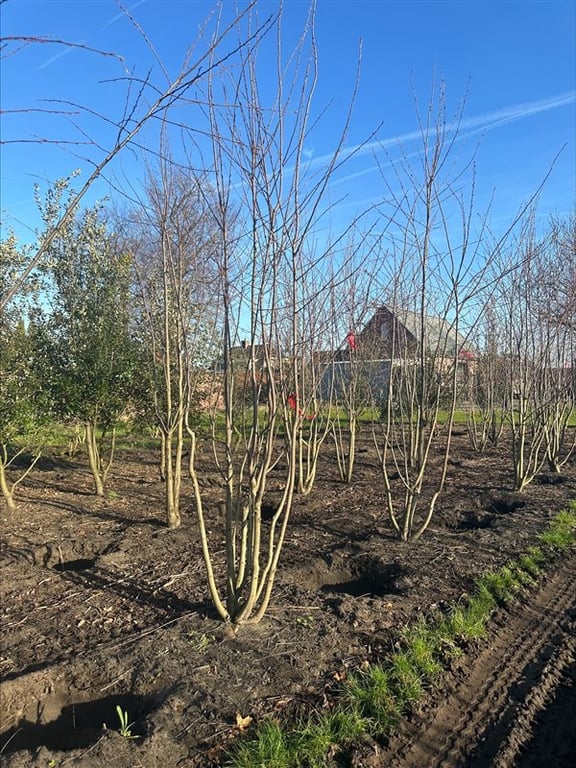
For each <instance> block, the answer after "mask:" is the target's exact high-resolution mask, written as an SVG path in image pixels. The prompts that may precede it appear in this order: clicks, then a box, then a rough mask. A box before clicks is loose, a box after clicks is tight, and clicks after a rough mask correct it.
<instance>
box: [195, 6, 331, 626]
mask: <svg viewBox="0 0 576 768" xmlns="http://www.w3.org/2000/svg"><path fill="white" fill-rule="evenodd" d="M282 39H283V32H282V23H281V19H279V20H278V23H277V26H276V46H277V52H278V53H277V62H276V89H275V92H274V93H273V94H272V96H271V97H269V98H268V99H266V98H265V96H264V94H263V91H261V87H260V83H259V77H258V69H259V67H260V61H259V47H258V45H256V44H251V45H248V46H245V47H244V48H243V49H242V50H241V51H240V54H239V61H238V66H237V71H236V72H235V73H233V72H232V71H230V72H229V73H228V78H227V79H226V80H225V81H222V80H220V81H217V80H216V78H214V79H213V80H211V82H210V87H209V90H208V93H207V97H206V102H207V103H208V105H209V111H208V115H209V120H210V135H211V137H212V139H213V166H214V174H213V177H214V181H213V184H214V186H215V188H216V196H217V204H216V205H215V206H214V207H213V211H214V216H215V220H216V221H217V223H218V226H219V227H220V233H221V234H220V241H221V250H220V253H219V257H218V266H219V274H220V283H219V287H220V307H221V317H222V328H223V333H222V373H221V382H222V399H223V402H224V428H223V430H219V429H218V426H217V424H215V427H214V431H213V456H214V458H215V460H216V466H217V467H218V469H219V471H220V476H221V478H222V509H223V513H224V517H225V524H226V552H225V562H224V564H223V566H224V569H223V571H222V570H221V569H220V568H219V564H218V561H217V559H216V554H215V551H214V550H213V546H212V542H211V541H210V537H209V529H210V523H209V520H210V514H211V510H210V509H209V507H208V505H207V504H206V501H205V500H204V499H203V497H202V492H201V488H200V482H199V477H198V469H197V456H196V452H197V439H196V433H195V432H194V430H190V437H191V440H192V451H191V461H190V476H191V478H192V482H193V485H194V489H195V494H196V507H197V512H198V519H199V524H200V532H201V538H202V546H203V553H204V560H205V564H206V569H207V574H208V581H209V585H210V591H211V595H212V599H213V601H214V604H215V606H216V608H217V610H218V612H219V614H220V616H221V617H222V618H224V619H230V620H232V621H233V622H235V623H243V622H247V621H250V622H257V621H259V620H260V619H261V618H262V616H263V615H264V613H265V611H266V609H267V606H268V604H269V601H270V599H271V596H272V589H273V585H274V579H275V575H276V570H277V568H278V562H279V559H280V554H281V551H282V547H283V545H284V542H285V539H286V534H287V528H288V521H289V517H290V511H291V508H292V501H293V496H294V492H295V484H296V477H297V467H298V446H299V432H300V428H301V425H302V419H303V418H304V416H305V414H304V411H303V408H302V405H303V403H304V392H303V384H302V382H303V377H304V372H303V362H302V361H303V360H304V359H305V357H306V352H305V350H303V340H304V339H306V338H307V333H308V331H309V329H308V328H307V327H306V312H305V306H306V304H307V302H308V301H309V300H310V296H309V294H308V293H307V292H306V291H305V290H304V285H305V281H306V279H307V275H308V270H309V267H310V258H312V261H315V262H316V263H318V262H319V260H320V258H321V253H322V252H323V251H320V252H316V253H312V250H311V245H310V244H311V242H312V240H311V238H312V235H313V234H314V230H315V227H316V224H317V222H318V220H319V216H320V215H321V213H322V210H323V207H322V201H323V198H324V196H325V192H326V188H327V185H328V182H329V180H330V178H331V176H332V174H333V172H334V170H335V168H336V167H337V166H338V165H339V164H340V163H341V162H342V159H343V155H342V147H343V141H344V136H345V131H346V127H345V129H344V132H343V134H342V137H341V140H340V143H339V145H338V146H337V147H336V148H335V151H334V154H333V157H332V159H331V160H330V161H329V162H328V163H327V165H326V166H325V167H322V168H321V169H320V170H319V171H318V172H317V174H313V173H312V169H310V168H308V167H307V166H308V163H307V160H306V156H305V148H306V141H307V137H308V132H309V130H310V125H311V109H312V99H313V95H314V91H315V84H316V67H317V61H316V46H315V38H314V19H313V9H312V11H311V13H310V17H309V19H308V20H307V23H306V25H305V29H304V31H303V34H302V36H301V39H300V40H299V42H298V44H297V46H296V48H295V49H294V50H291V51H289V52H288V53H287V55H285V53H284V49H283V45H282ZM231 208H235V209H236V210H238V211H239V213H238V230H237V233H236V236H232V233H230V231H229V228H228V222H229V218H230V217H229V212H230V210H231ZM311 254H312V256H311ZM241 340H245V343H244V346H242V345H241V343H240V342H241ZM239 369H241V373H242V375H241V377H240V380H241V381H242V387H243V391H244V393H245V394H244V398H243V399H244V400H245V401H246V399H247V401H248V402H247V407H246V408H243V409H238V408H237V407H235V403H237V402H238V401H237V399H236V398H235V392H234V390H235V385H236V382H237V381H238V380H239V377H238V376H237V375H235V374H237V373H238V372H239ZM306 394H308V391H307V393H306ZM291 398H294V399H293V400H292V399H291ZM291 402H293V403H294V404H295V407H291ZM280 430H281V431H282V433H283V434H282V436H281V439H279V433H280ZM264 505H266V507H267V508H268V512H269V514H268V515H267V517H268V518H269V519H267V520H265V519H264V517H265V515H264V513H263V508H264Z"/></svg>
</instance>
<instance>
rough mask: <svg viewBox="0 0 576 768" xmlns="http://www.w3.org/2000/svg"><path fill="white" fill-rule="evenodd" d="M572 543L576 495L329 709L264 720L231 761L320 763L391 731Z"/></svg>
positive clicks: (291, 767) (283, 765) (234, 767)
mask: <svg viewBox="0 0 576 768" xmlns="http://www.w3.org/2000/svg"><path fill="white" fill-rule="evenodd" d="M575 543H576V501H574V502H572V503H571V504H570V505H569V507H568V509H566V510H564V511H563V512H560V513H559V514H558V515H556V516H555V517H554V519H553V520H552V521H551V522H550V524H549V526H548V528H547V529H546V530H545V531H544V532H543V533H541V534H540V536H539V537H538V544H537V545H535V546H532V547H530V548H529V549H528V550H527V551H526V552H525V553H524V554H522V555H521V556H520V557H519V558H518V559H517V560H515V561H514V562H512V563H509V564H507V565H505V566H503V567H502V568H500V569H499V570H497V571H493V572H489V573H486V574H484V575H483V576H482V577H481V578H480V579H478V580H477V581H476V583H475V586H474V589H473V590H472V593H471V594H470V595H469V596H468V597H467V598H465V599H464V600H463V601H462V602H461V603H460V604H458V605H456V606H454V607H453V608H452V609H451V610H450V612H449V613H448V615H442V616H437V617H436V618H431V619H429V620H424V619H421V620H420V621H418V622H417V623H416V624H415V625H413V626H412V627H409V628H407V629H406V630H405V631H404V632H403V633H402V635H401V637H400V639H399V643H398V646H397V649H396V650H395V652H393V653H392V654H390V656H387V657H386V658H384V659H383V660H382V661H381V662H380V663H378V664H371V665H368V666H366V667H365V668H362V669H360V670H358V671H357V672H355V673H353V674H352V675H350V677H349V678H348V679H347V680H345V681H344V683H343V684H342V689H341V695H340V697H339V699H337V700H336V702H335V703H334V705H333V707H332V708H331V709H330V711H329V712H328V713H327V714H325V713H315V714H314V715H312V716H311V717H310V718H308V719H307V720H306V721H303V722H301V723H300V724H299V725H298V726H296V727H294V725H293V724H292V726H290V724H288V723H282V722H281V721H280V720H278V719H277V718H268V719H265V720H263V721H262V722H261V723H260V725H259V726H258V727H257V729H256V731H255V734H254V736H253V738H251V739H240V740H239V741H238V743H236V744H234V745H233V746H232V747H231V749H230V751H229V753H228V760H227V763H226V765H228V766H230V768H264V766H265V768H325V767H326V766H329V765H333V764H334V763H333V760H332V758H333V757H334V755H336V754H337V753H339V752H342V751H344V750H346V749H349V748H350V747H351V746H352V745H353V744H356V743H359V742H360V741H361V740H362V739H364V738H366V737H370V738H377V739H378V738H380V739H381V738H385V737H386V736H388V735H390V733H391V732H392V731H393V730H394V728H395V727H396V726H397V725H398V722H399V721H400V719H401V718H402V716H403V715H404V714H406V713H407V712H408V711H409V710H410V709H411V708H412V707H413V706H414V704H415V703H416V702H417V701H419V700H420V699H421V698H422V696H423V695H424V693H425V691H426V689H427V688H429V687H431V686H433V685H434V684H435V683H436V681H437V680H438V678H439V676H440V673H441V671H442V669H443V660H445V658H446V656H448V657H451V656H456V655H458V654H459V653H461V646H462V643H463V642H466V641H470V640H473V639H476V638H481V637H483V636H484V635H485V633H486V625H487V623H488V620H489V619H490V616H491V614H492V612H493V611H494V609H495V608H496V607H497V606H498V605H502V604H504V605H506V604H507V603H509V602H510V601H511V600H512V599H513V598H514V597H515V596H516V595H517V593H518V591H519V590H520V589H521V588H522V587H523V586H526V585H533V584H534V582H535V580H536V578H537V577H538V576H539V575H540V574H541V573H542V570H543V566H544V565H545V563H547V562H549V561H551V560H553V559H554V557H556V556H558V554H561V553H563V552H566V551H567V550H568V548H569V547H571V546H573V545H574V544H575Z"/></svg>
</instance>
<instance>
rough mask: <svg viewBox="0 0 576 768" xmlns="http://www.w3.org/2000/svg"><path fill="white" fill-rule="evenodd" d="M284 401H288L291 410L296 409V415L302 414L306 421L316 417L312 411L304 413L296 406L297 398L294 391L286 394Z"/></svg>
mask: <svg viewBox="0 0 576 768" xmlns="http://www.w3.org/2000/svg"><path fill="white" fill-rule="evenodd" d="M286 402H287V403H288V407H289V408H291V409H292V410H293V411H296V412H297V413H298V416H303V417H304V418H305V419H306V420H307V421H313V419H315V418H316V415H315V414H314V413H310V414H306V415H304V411H303V410H302V408H298V400H297V399H296V395H295V394H294V392H292V393H291V394H289V395H288V397H287V398H286Z"/></svg>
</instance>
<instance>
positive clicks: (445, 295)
mask: <svg viewBox="0 0 576 768" xmlns="http://www.w3.org/2000/svg"><path fill="white" fill-rule="evenodd" d="M463 106H464V105H463V104H461V105H460V107H459V109H458V110H457V112H456V114H455V116H454V118H453V119H452V120H449V118H448V114H447V104H446V93H445V86H444V83H441V84H440V86H439V88H438V89H437V91H434V90H433V94H432V98H431V100H430V102H429V104H428V106H427V109H426V113H425V115H424V116H422V114H421V113H420V111H419V110H418V108H417V115H418V120H419V127H420V135H421V148H420V151H419V152H417V153H416V159H413V158H412V157H409V156H408V155H406V154H404V153H402V154H401V156H400V159H399V160H398V161H396V160H392V161H391V167H392V175H391V178H387V177H385V182H386V185H387V189H388V200H389V202H388V204H387V206H383V209H382V212H383V214H384V215H388V217H389V218H391V219H393V228H391V229H390V233H389V236H388V237H387V238H386V242H387V243H388V244H389V248H388V251H387V253H386V259H385V261H383V263H382V268H381V273H382V274H381V277H380V280H381V282H384V280H386V282H387V284H388V285H387V290H386V291H385V292H383V306H382V307H381V309H380V310H379V311H378V312H377V313H376V315H375V318H374V320H373V322H372V323H371V324H369V327H368V328H367V330H366V331H365V333H366V334H368V335H370V337H371V339H372V340H373V343H375V344H376V343H380V346H381V349H382V353H383V354H382V357H388V358H389V360H390V368H389V375H388V378H387V386H386V390H385V396H384V402H382V403H381V406H382V425H381V428H380V426H379V425H375V429H374V438H375V440H376V444H377V447H378V450H379V453H380V460H381V467H382V477H383V483H384V491H385V498H386V507H387V511H388V515H389V517H390V520H391V523H392V526H393V528H394V530H395V531H396V532H397V534H398V536H399V537H400V538H401V539H402V540H406V539H417V538H419V537H420V536H421V535H422V534H423V533H424V532H425V531H426V529H427V528H428V526H429V525H430V522H431V520H432V518H433V515H434V510H435V507H436V504H437V501H438V499H439V497H440V495H441V493H442V490H443V488H444V485H445V482H446V477H447V468H448V461H449V457H450V451H451V437H452V427H453V423H454V415H455V410H456V405H457V402H458V397H459V393H460V392H461V389H462V379H465V377H466V375H467V368H469V361H468V360H467V357H468V354H466V353H472V350H471V349H470V348H469V341H468V339H469V338H470V337H471V334H472V333H473V331H474V329H475V327H476V326H477V324H478V318H479V316H480V315H481V312H482V308H483V307H482V303H481V301H480V299H479V297H480V294H481V290H482V287H483V285H484V284H485V282H486V280H487V276H488V275H489V271H488V265H489V264H490V262H491V261H492V259H493V258H494V256H495V255H496V254H498V253H499V252H500V251H501V249H502V248H503V245H504V243H505V242H506V240H507V239H508V237H509V235H510V233H511V232H512V231H513V230H514V228H515V227H516V226H517V224H518V221H519V220H520V219H521V217H522V214H523V212H524V208H525V207H523V208H522V209H521V211H520V212H519V214H518V216H517V217H515V218H514V220H513V221H512V223H511V224H510V225H509V227H508V228H507V229H506V231H505V232H504V233H503V234H502V235H501V236H500V237H499V239H498V240H497V241H496V242H495V244H494V245H493V247H492V248H491V249H488V248H486V247H485V246H484V241H485V238H486V234H487V221H488V216H489V211H486V212H483V213H481V214H480V215H479V216H478V214H477V213H476V210H475V174H476V169H475V157H474V155H472V157H471V158H470V159H463V158H462V157H461V155H460V144H459V125H460V123H461V118H462V111H463ZM433 449H434V450H435V451H436V452H438V451H439V453H440V457H441V458H440V462H439V466H437V467H436V469H435V470H434V471H432V469H431V462H430V458H431V455H432V451H433Z"/></svg>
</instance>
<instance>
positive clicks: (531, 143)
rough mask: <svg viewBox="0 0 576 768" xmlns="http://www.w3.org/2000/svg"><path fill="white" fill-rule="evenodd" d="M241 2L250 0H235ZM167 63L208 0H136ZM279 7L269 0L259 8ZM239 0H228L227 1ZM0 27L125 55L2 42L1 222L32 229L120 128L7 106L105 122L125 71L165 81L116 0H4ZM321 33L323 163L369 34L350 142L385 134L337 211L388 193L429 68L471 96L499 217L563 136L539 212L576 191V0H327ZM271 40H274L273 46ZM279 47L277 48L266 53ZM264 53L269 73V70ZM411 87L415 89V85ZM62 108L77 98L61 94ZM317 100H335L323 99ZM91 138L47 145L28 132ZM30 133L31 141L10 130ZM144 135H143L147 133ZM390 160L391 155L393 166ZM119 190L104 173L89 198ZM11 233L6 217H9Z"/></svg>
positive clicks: (316, 134)
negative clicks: (40, 200)
mask: <svg viewBox="0 0 576 768" xmlns="http://www.w3.org/2000/svg"><path fill="white" fill-rule="evenodd" d="M241 5H242V4H241ZM308 6H309V4H308V2H307V0H306V1H305V2H300V0H285V16H284V22H283V23H284V34H283V39H284V41H285V42H284V45H285V46H286V47H289V45H290V43H291V42H292V41H294V40H296V39H297V36H298V34H299V32H300V30H301V29H302V25H303V21H304V19H305V17H306V13H307V10H308ZM126 7H127V8H128V9H129V11H130V12H131V13H132V15H133V17H134V19H135V20H136V21H137V23H138V25H139V26H140V27H141V29H142V30H144V32H145V33H146V35H147V36H148V38H149V41H150V42H151V43H152V45H153V46H154V49H155V50H156V52H157V55H158V60H160V61H161V62H162V65H163V66H164V67H165V69H166V71H167V73H168V75H169V76H170V75H172V76H174V75H175V74H176V73H177V72H178V70H179V68H180V66H181V63H182V61H183V59H184V56H185V52H186V50H187V48H188V46H190V45H191V43H192V42H193V41H194V39H195V38H196V36H197V33H198V29H199V25H200V24H201V23H202V21H203V20H204V19H205V18H206V17H207V16H208V14H209V13H210V11H211V9H213V8H214V4H213V3H211V2H205V1H204V0H180V1H179V2H178V1H176V0H162V1H160V0H126ZM276 7H277V4H276V3H275V2H272V0H265V1H264V2H261V3H260V13H261V14H262V16H263V17H264V16H265V15H266V14H267V13H268V12H270V11H272V10H273V9H275V8H276ZM232 10H233V4H232V3H231V2H225V3H224V15H225V16H226V15H230V14H231V13H232ZM0 13H1V15H2V35H3V36H4V37H9V36H13V35H25V36H36V37H49V38H57V39H61V40H66V41H68V42H74V43H78V44H81V45H84V46H88V47H90V48H94V49H99V50H101V51H106V52H114V53H116V54H118V55H119V56H121V57H122V61H120V60H119V59H118V58H115V57H112V56H103V55H100V54H97V53H94V52H89V51H87V50H83V49H81V48H69V47H62V46H60V45H57V44H48V43H44V44H34V45H28V46H23V47H18V46H16V45H15V44H13V43H9V44H8V46H9V47H8V48H6V47H5V48H4V53H6V52H7V51H9V52H10V54H11V55H9V56H5V58H4V59H3V60H2V71H1V78H2V82H1V85H2V109H3V110H6V113H5V114H4V116H3V119H2V139H3V142H4V143H3V145H2V155H1V161H2V163H1V185H2V188H1V208H2V218H3V227H4V228H8V227H11V228H13V229H15V230H16V232H17V234H18V235H19V236H20V237H21V238H22V239H24V240H27V239H29V238H30V237H31V234H30V233H31V231H32V230H33V229H34V228H35V227H36V226H38V223H39V222H38V216H37V213H36V209H35V205H34V202H33V185H34V183H35V182H40V183H41V184H43V185H44V184H47V183H48V182H50V181H53V180H55V179H56V178H58V177H62V176H66V175H68V174H69V173H70V172H71V171H73V170H74V169H76V168H81V169H82V178H86V177H87V176H88V175H89V173H90V164H89V162H87V158H89V159H92V160H94V161H98V160H99V159H100V158H101V157H102V156H103V153H104V152H105V151H106V149H108V148H109V146H110V144H111V141H112V139H113V136H114V131H113V130H112V129H111V127H110V124H109V123H106V121H105V120H102V119H101V117H96V116H95V115H92V114H89V113H88V112H86V111H85V110H84V111H80V112H79V113H78V114H75V115H61V116H57V115H54V114H49V113H46V112H30V111H23V112H13V111H11V110H30V109H31V108H34V109H38V108H42V109H54V108H55V106H56V105H55V102H53V101H52V102H47V101H44V100H46V99H62V100H65V101H71V102H75V103H78V104H81V105H82V106H83V107H85V108H88V109H90V110H92V111H93V112H95V113H98V114H100V115H104V116H105V117H106V118H108V119H111V120H113V121H114V120H117V119H118V118H120V117H121V115H122V112H123V109H124V103H125V96H126V83H127V81H126V79H121V80H118V78H125V77H126V73H127V72H128V71H130V72H133V73H135V74H136V75H137V76H141V77H144V76H146V75H147V73H148V72H152V75H151V77H152V79H153V81H154V82H155V83H157V84H158V85H161V84H162V83H163V82H165V80H164V75H163V74H162V72H161V69H160V66H159V64H158V60H156V59H155V57H154V56H153V54H152V52H151V48H150V47H149V46H147V45H146V44H145V43H144V41H143V39H142V36H141V35H140V34H139V33H138V31H137V30H136V29H135V27H134V26H133V25H132V24H131V23H130V21H129V19H128V18H127V16H126V14H125V13H123V12H122V10H121V8H120V7H119V5H118V4H117V3H115V2H113V0H6V2H4V3H2V5H1V6H0ZM316 33H317V45H318V56H319V80H318V87H317V91H316V95H315V102H314V104H315V107H314V109H315V114H318V115H320V113H323V114H322V117H321V118H320V120H319V122H318V124H317V126H316V127H315V129H314V131H313V134H312V135H311V136H310V139H309V146H308V147H307V152H308V155H309V157H310V158H311V160H312V162H313V164H314V165H317V166H321V164H322V161H323V159H324V160H325V159H326V158H328V157H330V155H331V153H332V152H333V150H334V148H335V146H336V142H337V141H338V138H339V129H340V126H341V125H342V121H343V119H344V115H345V112H346V109H347V106H348V102H349V97H350V93H351V91H352V87H353V83H354V78H355V73H356V65H357V60H358V51H359V45H360V41H362V62H361V76H360V89H359V94H358V99H357V103H356V106H355V109H354V114H353V119H352V123H351V126H350V133H349V136H348V139H347V143H348V145H349V146H354V145H356V144H359V143H360V142H363V141H364V140H365V139H366V137H367V136H369V135H370V134H371V132H372V131H373V130H375V129H376V128H377V126H378V125H380V124H381V127H380V128H379V129H378V134H377V137H378V141H377V142H374V141H373V142H371V144H370V147H369V148H367V149H365V150H364V151H363V152H361V153H359V154H358V155H357V156H356V157H355V158H354V159H353V160H352V161H351V162H350V164H349V165H348V166H346V167H345V168H343V169H342V170H341V171H340V172H339V174H338V176H337V178H336V179H335V183H334V186H333V190H331V192H330V194H331V196H332V198H333V199H338V200H340V199H341V200H342V202H341V203H340V204H339V216H340V217H341V218H342V220H344V219H345V218H346V216H348V215H350V216H352V215H353V214H354V213H357V212H358V211H360V210H362V207H363V206H366V205H369V204H371V203H373V202H374V201H376V200H377V199H378V198H379V196H381V195H382V194H383V193H384V189H383V179H382V176H381V173H380V172H379V170H378V164H379V163H380V164H381V165H382V164H384V163H385V162H386V158H385V153H384V148H386V149H387V150H388V151H389V152H390V153H391V154H392V155H394V153H396V152H397V145H398V143H399V142H400V143H401V144H402V146H403V147H404V151H405V152H406V153H407V154H409V153H412V152H414V151H415V150H417V149H418V141H417V121H416V114H415V109H414V93H415V94H416V97H417V100H418V102H419V103H420V106H421V108H422V109H424V110H425V109H426V104H427V101H428V98H429V95H430V90H431V84H432V81H433V79H434V78H436V80H438V79H439V78H440V77H443V78H444V80H445V83H446V92H447V102H448V114H449V116H450V115H452V114H454V113H456V111H457V108H458V105H459V103H460V102H461V100H462V99H463V98H466V103H465V109H464V119H463V123H462V125H461V137H462V146H463V149H464V152H465V153H466V152H470V153H471V152H472V151H473V150H474V148H475V147H476V146H477V145H478V144H479V149H478V157H477V174H478V182H477V183H478V191H477V201H478V206H479V208H480V209H482V207H483V206H485V205H487V203H488V200H489V199H490V196H491V195H492V193H494V194H495V204H494V207H493V211H492V217H493V221H494V223H495V226H497V224H498V222H504V225H505V223H506V222H507V221H509V220H510V217H511V216H513V214H514V212H515V211H516V210H517V209H518V207H519V206H520V205H521V204H522V202H523V201H525V200H526V199H527V198H529V197H530V195H531V194H532V193H533V192H534V190H535V189H536V188H537V187H538V185H539V184H540V183H541V181H542V179H543V178H544V176H545V174H546V173H547V171H548V170H549V168H550V164H551V163H552V161H553V159H554V157H555V156H556V155H557V153H558V152H559V151H560V150H561V149H562V147H564V145H566V146H565V149H564V151H563V152H562V154H561V156H560V158H559V159H558V161H557V163H556V165H555V167H554V168H553V170H552V173H551V175H550V178H549V180H548V182H547V184H546V186H545V188H544V190H543V192H542V194H541V197H540V202H539V209H538V210H539V215H540V216H541V217H542V219H543V220H544V219H545V218H546V217H547V216H548V215H549V214H550V213H554V214H557V215H560V216H563V215H567V214H568V213H569V212H571V211H573V210H574V205H575V201H576V158H575V145H576V104H575V95H576V43H575V41H576V3H574V2H554V0H548V1H547V2H523V1H521V0H518V1H514V2H500V1H498V2H488V1H487V0H483V1H481V2H475V1H473V0H470V1H466V0H461V1H460V2H432V1H430V2H415V1H413V2H411V1H410V0H404V1H403V2H385V1H383V0H318V4H317V13H316ZM273 48H274V41H273V39H271V40H270V41H269V51H270V55H271V56H272V55H273ZM271 61H272V60H271ZM271 68H272V67H271V66H270V67H268V66H267V65H266V62H265V61H264V62H262V69H261V72H260V75H261V78H262V84H263V87H266V86H268V87H272V88H273V87H274V83H273V81H270V80H267V78H268V77H269V71H270V69H271ZM413 89H414V93H413ZM59 108H60V109H64V110H67V111H75V110H71V109H70V108H69V107H64V106H62V105H60V107H59ZM323 110H325V111H324V112H323ZM37 138H43V139H51V140H59V141H62V140H67V141H73V142H87V141H88V140H89V141H91V142H93V143H92V144H87V143H79V144H52V143H47V142H35V141H34V139H37ZM21 139H26V140H28V141H26V143H18V142H16V143H14V140H21ZM146 140H147V137H146V134H144V135H143V136H142V141H143V142H145V141H146ZM149 140H151V139H149ZM384 170H385V169H384ZM143 172H144V165H143V162H142V158H141V157H139V156H138V154H137V153H133V152H131V151H129V150H128V149H127V150H125V151H124V152H123V154H122V155H121V156H120V157H119V158H118V161H117V162H115V164H114V165H113V166H111V167H110V168H109V169H107V171H106V174H105V176H106V179H108V180H110V181H112V182H113V183H114V184H116V185H122V183H123V180H126V179H128V180H129V183H130V184H133V185H134V186H135V187H137V186H138V184H139V181H140V179H141V178H142V175H143ZM105 194H110V195H112V196H114V195H115V193H114V191H113V190H111V189H110V187H109V186H108V185H107V184H106V180H105V179H103V180H102V181H101V182H100V183H98V184H97V185H96V186H95V187H94V189H93V191H92V192H91V193H90V195H89V196H88V197H87V199H86V201H87V202H92V201H93V200H94V199H96V198H97V197H102V196H103V195H105ZM4 232H5V230H4Z"/></svg>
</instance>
